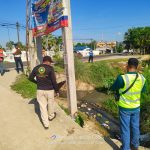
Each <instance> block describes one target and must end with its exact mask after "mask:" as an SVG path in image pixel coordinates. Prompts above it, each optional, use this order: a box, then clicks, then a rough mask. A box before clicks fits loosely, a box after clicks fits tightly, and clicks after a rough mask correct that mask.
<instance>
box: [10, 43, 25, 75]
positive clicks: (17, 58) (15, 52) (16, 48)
mask: <svg viewBox="0 0 150 150" xmlns="http://www.w3.org/2000/svg"><path fill="white" fill-rule="evenodd" d="M12 53H13V55H14V60H15V63H16V71H17V73H19V71H20V69H19V65H20V67H21V72H24V67H23V62H22V59H21V54H22V52H21V49H20V47H19V45H18V44H14V47H13V50H12Z"/></svg>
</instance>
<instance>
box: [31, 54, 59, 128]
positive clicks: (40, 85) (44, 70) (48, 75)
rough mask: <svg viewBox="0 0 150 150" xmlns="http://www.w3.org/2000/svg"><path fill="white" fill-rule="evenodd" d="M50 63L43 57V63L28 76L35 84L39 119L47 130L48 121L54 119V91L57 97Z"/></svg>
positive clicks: (46, 57) (56, 88)
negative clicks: (39, 112)
mask: <svg viewBox="0 0 150 150" xmlns="http://www.w3.org/2000/svg"><path fill="white" fill-rule="evenodd" d="M51 63H52V59H51V57H49V56H45V57H44V58H43V63H42V64H40V65H38V66H36V67H35V68H34V69H33V71H32V73H31V74H30V76H29V80H30V81H32V82H34V83H36V84H37V101H38V103H39V105H40V111H41V118H42V121H43V125H44V127H45V129H48V128H49V121H52V120H53V119H54V118H55V117H56V112H55V110H54V91H55V93H56V94H57V96H59V93H58V86H57V82H56V76H55V73H54V69H53V67H52V66H50V65H51ZM35 77H36V80H35ZM47 106H48V111H47Z"/></svg>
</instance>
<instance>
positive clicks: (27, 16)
mask: <svg viewBox="0 0 150 150" xmlns="http://www.w3.org/2000/svg"><path fill="white" fill-rule="evenodd" d="M29 9H30V6H29V0H26V59H27V66H28V69H29V60H28V52H29V22H30V14H29ZM16 26H17V33H18V42H19V23H17V24H16ZM30 61H31V60H30Z"/></svg>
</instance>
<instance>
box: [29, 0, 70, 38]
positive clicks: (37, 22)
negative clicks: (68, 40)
mask: <svg viewBox="0 0 150 150" xmlns="http://www.w3.org/2000/svg"><path fill="white" fill-rule="evenodd" d="M63 4H64V3H63V0H32V31H33V36H34V37H39V36H42V35H47V34H49V33H51V32H53V31H55V30H57V29H59V28H62V27H67V26H68V16H67V15H65V7H64V5H63Z"/></svg>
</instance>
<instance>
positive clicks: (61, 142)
mask: <svg viewBox="0 0 150 150" xmlns="http://www.w3.org/2000/svg"><path fill="white" fill-rule="evenodd" d="M16 76H17V74H16V72H15V71H13V70H12V71H10V72H7V73H6V74H5V75H4V76H3V77H1V76H0V107H1V108H0V119H1V120H0V150H81V149H82V150H84V149H86V150H112V149H113V148H112V147H111V146H110V145H109V144H107V143H106V142H105V140H104V139H103V138H102V137H101V136H100V135H96V134H93V133H90V132H88V131H85V130H84V129H82V128H80V127H79V126H78V125H77V124H76V123H74V121H73V120H72V119H71V118H70V117H68V116H66V114H65V113H64V112H63V111H62V110H61V109H60V107H58V106H56V109H57V114H58V115H57V118H56V119H55V120H54V121H53V122H51V123H50V129H49V130H45V129H44V128H43V126H42V124H41V122H40V121H39V117H38V115H37V114H36V113H35V110H36V112H37V110H38V108H37V103H36V101H35V100H32V101H31V100H27V99H23V98H22V97H21V96H20V95H18V94H16V93H15V92H13V91H12V90H11V89H10V85H11V84H12V82H14V81H15V78H16ZM35 106H36V107H35Z"/></svg>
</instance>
